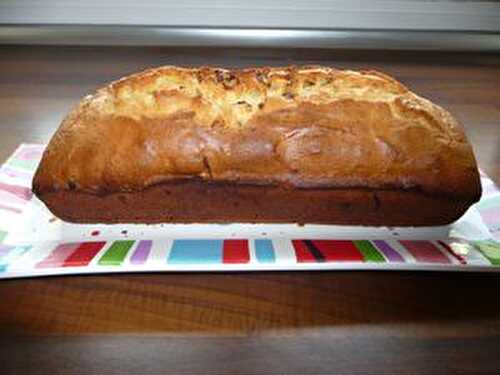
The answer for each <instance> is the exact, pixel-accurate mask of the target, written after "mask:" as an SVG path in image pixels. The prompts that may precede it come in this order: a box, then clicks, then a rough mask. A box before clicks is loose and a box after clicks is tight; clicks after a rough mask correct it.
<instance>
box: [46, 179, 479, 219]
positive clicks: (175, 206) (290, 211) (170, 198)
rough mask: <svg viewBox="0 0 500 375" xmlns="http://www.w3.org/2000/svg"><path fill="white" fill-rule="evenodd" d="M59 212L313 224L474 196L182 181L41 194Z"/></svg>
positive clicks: (449, 208)
mask: <svg viewBox="0 0 500 375" xmlns="http://www.w3.org/2000/svg"><path fill="white" fill-rule="evenodd" d="M41 198H42V200H43V201H44V202H45V203H46V205H47V206H48V207H49V209H50V210H51V211H52V212H53V213H54V215H56V216H58V217H60V218H61V219H63V220H66V221H69V222H77V223H148V224H152V223H232V222H238V223H299V224H307V223H316V224H340V225H370V226H432V225H444V224H448V223H450V222H453V221H455V220H456V219H458V218H459V217H460V216H461V215H462V214H463V213H464V212H465V210H466V209H467V207H468V206H469V205H470V202H461V201H453V200H449V199H446V198H443V197H433V196H429V195H425V194H423V193H421V192H418V191H395V190H366V189H357V190H356V189H354V190H353V189H349V190H342V189H285V188H282V187H278V186H255V185H237V184H233V185H229V184H222V183H219V184H216V183H207V182H202V181H183V182H175V183H164V184H159V185H155V186H151V187H149V188H147V189H145V190H143V191H141V192H134V193H112V194H107V195H94V194H89V193H83V192H76V191H63V192H45V193H43V194H41Z"/></svg>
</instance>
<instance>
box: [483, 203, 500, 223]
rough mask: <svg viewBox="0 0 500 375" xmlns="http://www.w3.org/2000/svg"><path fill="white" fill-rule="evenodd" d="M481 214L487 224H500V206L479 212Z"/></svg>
mask: <svg viewBox="0 0 500 375" xmlns="http://www.w3.org/2000/svg"><path fill="white" fill-rule="evenodd" d="M479 213H480V214H481V217H482V218H483V220H484V221H485V222H486V223H487V224H497V223H500V206H498V207H491V208H486V209H483V210H479Z"/></svg>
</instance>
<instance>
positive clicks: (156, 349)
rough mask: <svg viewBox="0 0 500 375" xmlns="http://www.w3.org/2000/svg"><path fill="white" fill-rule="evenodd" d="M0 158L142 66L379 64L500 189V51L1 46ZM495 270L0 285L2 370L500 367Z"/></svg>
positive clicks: (424, 370) (499, 287)
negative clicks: (447, 122) (429, 108)
mask: <svg viewBox="0 0 500 375" xmlns="http://www.w3.org/2000/svg"><path fill="white" fill-rule="evenodd" d="M0 56H2V58H1V59H0V72H1V73H0V119H1V121H0V146H1V147H0V159H2V160H3V159H5V158H6V157H7V156H8V155H9V154H10V153H12V151H13V150H14V149H15V147H16V146H17V144H19V143H20V142H47V141H48V140H49V138H50V136H51V134H52V133H53V132H54V130H55V129H56V127H57V126H58V124H59V121H60V120H61V119H62V117H63V116H64V114H65V113H66V112H67V111H68V109H69V108H70V106H71V105H72V103H74V102H75V101H77V100H78V98H80V97H81V96H83V95H85V94H86V93H88V92H91V91H92V90H93V89H94V88H96V87H97V86H99V85H101V84H104V83H105V82H107V81H109V80H112V79H116V78H118V77H120V76H122V75H125V74H128V73H131V72H134V71H136V70H139V69H142V68H146V67H149V66H156V65H162V64H182V65H199V64H209V65H224V66H248V65H262V64H265V65H284V64H290V63H294V64H302V63H321V64H328V65H332V66H338V67H352V68H375V69H380V70H382V71H384V72H387V73H389V74H391V75H394V76H395V77H397V78H398V79H400V80H402V81H403V82H404V83H406V84H407V85H408V86H409V87H411V88H412V89H413V90H414V91H416V92H417V93H420V94H421V95H423V96H426V97H428V98H430V99H432V100H434V101H435V102H437V103H439V104H441V105H443V106H444V107H446V108H448V109H449V110H450V111H451V112H452V113H453V114H454V115H455V116H456V117H457V118H459V119H460V120H461V122H462V123H463V124H464V125H465V127H466V130H467V133H468V135H469V138H470V140H471V142H472V144H473V146H474V149H475V152H476V155H477V158H478V160H479V163H480V165H481V166H482V168H483V169H484V170H485V171H486V172H487V173H488V174H490V175H491V176H493V177H494V179H495V180H496V181H497V182H499V183H500V105H499V103H500V56H495V55H463V54H424V53H411V52H409V53H390V54H388V53H384V52H370V51H364V52H350V51H300V50H289V51H281V50H259V51H257V50H216V49H201V50H200V49H179V48H177V49H166V48H165V49H162V48H155V49H138V48H136V49H127V48H70V47H57V48H47V47H43V48H42V47H23V48H21V47H2V48H0ZM499 291H500V277H499V276H498V275H496V274H478V273H461V274H456V273H445V272H442V273H437V272H422V273H412V272H295V273H292V272H262V273H218V274H208V273H177V274H137V275H113V276H105V275H100V276H76V277H75V276H71V277H47V278H38V279H24V280H4V281H1V282H0V345H1V349H0V374H17V373H19V374H94V373H95V374H100V373H103V374H125V373H139V372H141V371H145V372H146V373H148V374H149V373H161V374H171V373H172V374H173V373H180V374H196V373H203V374H263V373H271V374H291V373H302V374H320V373H349V374H358V373H359V374H363V373H370V374H387V373H397V374H429V373H439V374H442V373H471V374H477V373H487V374H497V373H500V362H499V360H498V358H499V355H500V298H498V293H499Z"/></svg>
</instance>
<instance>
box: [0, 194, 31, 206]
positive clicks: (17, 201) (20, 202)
mask: <svg viewBox="0 0 500 375" xmlns="http://www.w3.org/2000/svg"><path fill="white" fill-rule="evenodd" d="M0 202H4V203H8V204H9V206H24V205H25V204H26V200H25V199H21V198H19V197H18V196H17V195H14V194H12V193H9V192H8V191H5V190H0Z"/></svg>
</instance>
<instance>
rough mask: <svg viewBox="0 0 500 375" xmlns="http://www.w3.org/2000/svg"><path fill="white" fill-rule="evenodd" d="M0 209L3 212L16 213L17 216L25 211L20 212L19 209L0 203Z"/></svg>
mask: <svg viewBox="0 0 500 375" xmlns="http://www.w3.org/2000/svg"><path fill="white" fill-rule="evenodd" d="M0 209H1V210H7V211H11V212H15V213H16V214H20V213H21V212H23V211H22V210H20V209H19V208H15V207H10V206H6V205H3V204H1V203H0Z"/></svg>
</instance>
